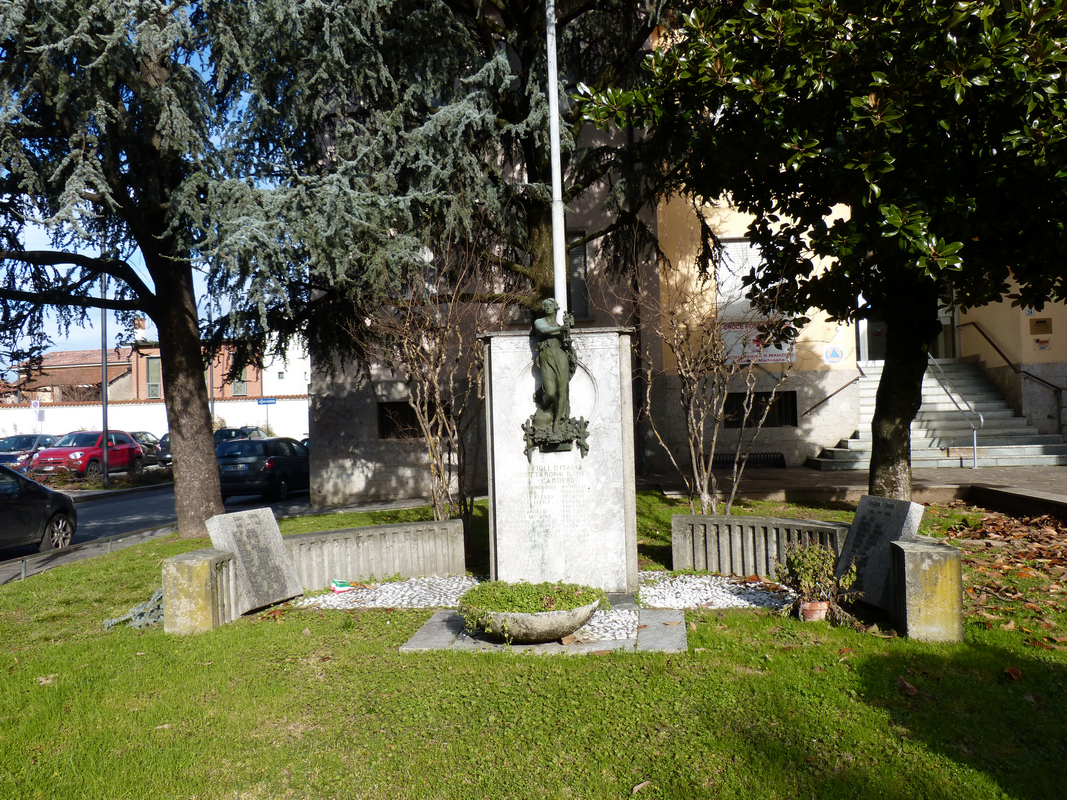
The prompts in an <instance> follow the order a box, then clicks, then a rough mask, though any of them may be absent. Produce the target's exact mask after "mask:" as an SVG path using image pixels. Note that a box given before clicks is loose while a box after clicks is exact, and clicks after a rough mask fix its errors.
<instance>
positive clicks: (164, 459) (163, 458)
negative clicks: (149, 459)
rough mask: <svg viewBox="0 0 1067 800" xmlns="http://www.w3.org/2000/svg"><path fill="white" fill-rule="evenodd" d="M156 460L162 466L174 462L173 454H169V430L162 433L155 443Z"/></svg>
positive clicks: (171, 464)
mask: <svg viewBox="0 0 1067 800" xmlns="http://www.w3.org/2000/svg"><path fill="white" fill-rule="evenodd" d="M156 460H157V461H158V462H159V463H160V464H162V465H163V466H164V467H170V466H173V464H174V456H172V455H171V454H170V431H167V432H166V433H164V434H163V436H162V437H161V438H160V440H159V444H158V445H156Z"/></svg>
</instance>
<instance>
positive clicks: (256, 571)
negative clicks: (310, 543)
mask: <svg viewBox="0 0 1067 800" xmlns="http://www.w3.org/2000/svg"><path fill="white" fill-rule="evenodd" d="M207 530H208V534H209V535H210V536H211V544H212V546H213V547H215V548H216V549H218V550H224V551H226V550H228V551H230V552H232V553H234V554H235V555H236V557H237V565H236V566H237V603H236V612H237V613H238V614H245V613H247V612H249V611H253V610H254V609H257V608H263V607H264V606H269V605H273V604H275V603H281V602H283V601H285V600H289V599H290V598H293V597H296V596H297V595H300V594H303V592H304V588H303V586H301V584H300V578H299V576H298V574H297V571H296V567H295V566H294V565H293V561H292V559H291V558H290V557H289V554H288V553H287V552H286V549H285V544H284V543H283V542H282V533H281V531H280V530H279V529H278V523H277V521H276V520H275V519H274V512H273V511H271V510H270V509H269V508H257V509H254V510H252V511H240V512H237V513H235V514H220V515H218V516H215V517H212V518H211V519H209V520H208V521H207Z"/></svg>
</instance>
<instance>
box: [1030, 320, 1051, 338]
mask: <svg viewBox="0 0 1067 800" xmlns="http://www.w3.org/2000/svg"><path fill="white" fill-rule="evenodd" d="M1044 333H1052V320H1051V319H1050V318H1049V317H1041V318H1035V319H1032V320H1030V335H1031V336H1040V335H1041V334H1044Z"/></svg>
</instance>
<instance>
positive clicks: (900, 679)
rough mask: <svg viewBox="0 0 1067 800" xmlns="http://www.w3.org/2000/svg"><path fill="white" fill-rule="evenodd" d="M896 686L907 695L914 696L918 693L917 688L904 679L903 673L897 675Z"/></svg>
mask: <svg viewBox="0 0 1067 800" xmlns="http://www.w3.org/2000/svg"><path fill="white" fill-rule="evenodd" d="M897 688H899V689H900V691H902V692H904V694H906V695H908V696H909V697H915V695H917V694H918V693H919V690H918V689H916V688H915V687H914V686H912V685H911V684H910V683H908V682H907V681H906V680H904V676H903V675H897Z"/></svg>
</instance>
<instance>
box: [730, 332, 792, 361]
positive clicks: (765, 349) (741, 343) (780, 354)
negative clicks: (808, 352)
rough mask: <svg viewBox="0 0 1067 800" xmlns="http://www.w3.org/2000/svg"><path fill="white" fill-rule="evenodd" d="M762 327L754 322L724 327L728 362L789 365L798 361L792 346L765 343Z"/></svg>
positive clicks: (784, 343) (788, 344) (785, 343)
mask: <svg viewBox="0 0 1067 800" xmlns="http://www.w3.org/2000/svg"><path fill="white" fill-rule="evenodd" d="M759 328H760V326H759V325H758V324H756V323H754V322H726V323H724V324H723V326H722V330H723V338H724V339H725V340H726V344H727V356H726V358H727V360H728V361H731V362H733V361H740V362H741V363H744V364H748V363H752V362H755V363H757V364H787V363H791V362H794V361H796V360H797V354H796V350H795V348H794V347H793V345H792V344H790V343H787V342H783V343H782V344H780V345H773V344H770V343H768V342H765V341H763V338H762V336H761V334H760V330H759Z"/></svg>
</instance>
